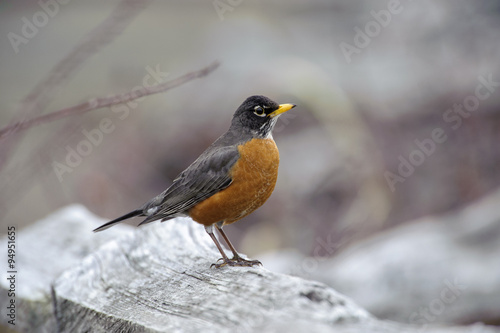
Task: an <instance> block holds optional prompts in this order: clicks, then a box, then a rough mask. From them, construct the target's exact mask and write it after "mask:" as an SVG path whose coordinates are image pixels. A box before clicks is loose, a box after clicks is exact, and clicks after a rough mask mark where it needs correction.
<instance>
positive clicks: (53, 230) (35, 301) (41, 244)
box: [0, 205, 133, 332]
mask: <svg viewBox="0 0 500 333" xmlns="http://www.w3.org/2000/svg"><path fill="white" fill-rule="evenodd" d="M104 222H105V220H103V219H101V218H99V217H97V216H95V215H93V214H92V213H90V212H89V211H88V210H87V209H86V208H85V207H83V206H80V205H71V206H68V207H66V208H63V209H61V210H59V211H57V212H56V213H54V214H52V215H50V216H48V217H47V218H45V219H43V220H40V221H38V222H37V223H35V224H33V225H32V226H30V227H27V228H25V229H23V230H18V229H17V228H16V230H15V251H16V252H15V258H14V260H15V267H14V270H15V271H16V272H17V273H15V274H14V275H15V279H16V282H15V285H16V287H15V297H9V296H8V295H7V291H8V290H9V289H10V283H9V281H8V280H7V277H8V276H10V275H12V274H10V273H7V271H10V270H11V269H10V268H8V267H7V260H6V258H5V259H4V260H0V271H1V272H2V276H3V277H2V278H1V279H0V289H1V290H0V308H1V318H0V322H1V323H4V324H8V320H10V318H9V317H7V306H8V305H9V304H10V300H11V299H14V300H15V304H16V320H15V324H16V325H15V327H13V328H15V329H17V330H19V331H29V332H54V331H55V330H54V327H55V323H56V322H55V318H54V314H53V312H54V311H53V299H52V291H51V284H52V282H53V281H54V280H55V279H56V278H57V277H58V276H59V275H60V274H61V273H62V272H63V271H65V270H66V269H68V268H70V267H73V266H76V265H78V264H79V263H80V262H81V260H82V259H83V258H84V257H85V256H87V255H88V254H90V253H91V252H93V251H95V250H96V249H97V248H99V246H101V245H102V244H104V243H107V242H108V241H110V240H111V239H113V238H116V237H121V236H124V235H125V234H127V233H131V232H132V230H133V229H132V228H130V227H128V226H126V225H121V226H119V228H117V229H116V230H114V231H113V233H108V234H106V233H101V234H94V233H93V232H92V229H93V228H95V227H97V226H98V225H100V224H102V223H104ZM14 227H15V225H14ZM7 241H8V239H7V238H6V237H4V238H2V239H1V240H0V248H1V249H2V250H4V249H7ZM4 251H6V250H4Z"/></svg>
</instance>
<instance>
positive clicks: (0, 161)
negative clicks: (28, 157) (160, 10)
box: [0, 0, 151, 170]
mask: <svg viewBox="0 0 500 333" xmlns="http://www.w3.org/2000/svg"><path fill="white" fill-rule="evenodd" d="M150 2H151V0H122V1H120V3H119V4H118V5H117V6H116V7H115V8H114V9H113V11H112V12H111V13H110V15H108V16H107V17H106V19H105V20H104V21H102V22H101V23H100V24H99V25H97V26H96V27H95V28H94V29H92V30H91V31H90V32H89V33H88V34H87V35H86V36H85V37H84V38H83V39H82V40H80V42H79V43H78V44H77V45H76V46H75V47H74V48H73V50H72V51H71V52H70V53H69V54H67V55H66V56H65V57H64V58H63V59H62V60H61V61H60V62H58V63H57V64H56V66H55V67H54V68H52V69H51V70H50V71H49V73H48V74H47V75H46V77H45V78H44V79H43V80H42V81H40V82H39V83H38V84H37V85H36V86H35V87H34V89H33V90H32V91H31V92H30V93H29V94H28V95H27V96H26V97H25V98H24V99H23V101H22V102H21V105H20V106H19V108H18V109H17V110H16V113H15V117H14V119H12V121H11V122H10V124H9V125H8V126H7V127H6V128H5V131H2V135H0V140H1V145H0V170H2V169H3V167H4V166H5V163H6V161H7V159H8V156H9V153H10V152H11V151H13V150H14V148H15V146H16V144H18V143H19V142H20V140H19V137H16V139H17V140H12V139H13V137H10V135H8V134H10V133H9V131H12V133H16V132H19V129H18V128H21V129H22V123H23V122H24V121H26V119H30V117H35V116H37V115H39V114H41V113H42V112H43V111H44V109H45V108H46V107H47V105H48V104H49V103H50V102H51V101H52V100H53V98H54V97H55V96H56V95H57V93H59V92H60V91H61V89H62V87H63V86H64V84H65V83H66V82H68V80H70V79H71V77H72V76H73V75H74V74H75V73H76V72H77V71H78V70H79V69H81V68H82V67H83V65H84V63H85V62H86V61H87V60H88V59H89V58H90V57H91V56H93V55H95V54H97V53H98V52H99V50H101V49H102V48H104V47H105V46H107V45H109V44H110V43H111V42H113V41H114V40H115V38H116V37H118V36H119V35H120V34H121V33H122V32H123V31H124V30H125V29H126V28H127V27H128V26H129V24H130V23H131V22H132V21H133V19H134V18H136V17H137V15H139V14H140V13H141V11H142V10H143V9H144V8H145V7H146V6H147V5H148V4H149V3H150ZM6 138H8V139H7V140H5V139H6ZM2 139H3V140H2Z"/></svg>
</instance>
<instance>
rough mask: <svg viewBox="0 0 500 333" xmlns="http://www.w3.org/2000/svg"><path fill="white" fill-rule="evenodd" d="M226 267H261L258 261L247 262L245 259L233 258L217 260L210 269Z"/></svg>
mask: <svg viewBox="0 0 500 333" xmlns="http://www.w3.org/2000/svg"><path fill="white" fill-rule="evenodd" d="M219 261H222V262H221V263H219ZM226 265H227V266H232V267H235V266H238V267H252V266H255V265H261V266H262V263H261V262H260V261H258V260H247V259H243V258H242V257H240V256H234V257H233V258H231V259H225V258H220V259H219V260H217V262H216V263H215V264H212V265H211V266H210V267H215V268H221V267H224V266H226Z"/></svg>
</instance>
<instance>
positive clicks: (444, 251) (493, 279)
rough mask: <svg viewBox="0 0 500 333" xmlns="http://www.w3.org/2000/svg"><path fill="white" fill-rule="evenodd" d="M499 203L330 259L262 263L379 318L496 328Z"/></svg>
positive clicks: (427, 222) (421, 223)
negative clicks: (338, 294)
mask: <svg viewBox="0 0 500 333" xmlns="http://www.w3.org/2000/svg"><path fill="white" fill-rule="evenodd" d="M499 202H500V190H497V191H495V192H493V193H491V194H489V195H488V196H486V197H484V198H483V199H481V200H480V201H478V202H475V203H473V204H471V205H470V206H468V207H466V208H464V209H461V210H458V211H456V212H453V213H449V214H446V215H443V216H430V217H426V218H422V219H419V220H416V221H413V222H412V223H409V224H406V225H404V226H401V227H397V228H395V229H392V230H388V231H386V232H383V233H380V234H378V235H375V236H374V237H372V238H369V239H366V240H364V241H360V242H358V243H357V244H355V245H353V246H351V247H349V248H347V249H346V250H344V251H341V252H340V254H338V255H336V256H334V257H333V258H331V259H327V258H322V257H316V258H311V257H303V256H302V257H301V256H298V255H294V254H293V252H290V251H287V252H283V253H282V254H280V253H276V254H273V255H268V256H264V257H262V259H263V262H265V263H266V265H267V267H269V268H270V269H272V270H276V271H280V272H283V273H292V274H295V275H299V276H304V277H308V278H311V279H314V280H319V281H322V282H324V283H326V284H328V285H330V286H332V287H333V288H335V289H336V290H339V291H340V292H342V293H344V294H345V295H349V296H350V297H352V298H353V299H354V300H355V301H356V302H358V303H359V304H361V305H362V306H363V307H365V308H366V309H368V311H370V312H371V313H373V314H374V315H376V316H377V317H379V318H384V319H390V320H395V321H399V322H404V323H411V324H417V325H424V326H426V325H429V324H437V323H448V324H449V323H455V324H456V323H462V324H464V323H473V322H477V321H482V322H486V323H492V324H495V323H496V324H498V323H500V261H499V253H500V209H499V207H498V203H499ZM329 239H330V238H329V235H324V237H323V238H321V239H317V241H318V245H317V246H318V247H321V248H326V249H327V250H328V247H329V248H330V249H331V250H332V251H336V250H337V245H338V244H334V243H330V242H329ZM327 252H328V251H327Z"/></svg>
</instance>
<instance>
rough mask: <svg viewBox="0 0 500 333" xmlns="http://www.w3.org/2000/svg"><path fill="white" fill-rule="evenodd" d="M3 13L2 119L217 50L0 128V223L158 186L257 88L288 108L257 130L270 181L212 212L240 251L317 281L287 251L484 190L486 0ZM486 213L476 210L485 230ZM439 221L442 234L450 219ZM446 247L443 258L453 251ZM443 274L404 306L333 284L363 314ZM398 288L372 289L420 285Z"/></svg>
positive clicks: (414, 218)
mask: <svg viewBox="0 0 500 333" xmlns="http://www.w3.org/2000/svg"><path fill="white" fill-rule="evenodd" d="M42 4H43V5H42ZM0 29H1V32H2V33H1V35H0V45H1V47H0V73H1V79H0V109H1V112H0V125H1V126H0V127H1V128H3V127H5V126H7V125H9V124H11V123H13V122H16V121H23V120H26V119H29V118H31V117H33V116H37V115H41V114H46V113H49V112H53V111H57V110H59V109H62V108H65V107H69V106H73V105H77V104H79V103H82V102H86V101H88V100H90V99H92V98H95V97H106V96H109V95H113V94H118V93H125V92H129V91H131V90H133V89H140V88H141V87H143V86H144V85H150V84H157V83H161V82H166V81H168V80H171V79H174V78H176V77H178V76H180V75H183V74H185V73H187V72H190V71H193V70H197V69H200V68H203V67H205V66H207V65H209V64H210V63H212V62H213V61H215V60H217V61H219V62H220V64H221V65H220V67H219V68H218V69H216V70H215V71H214V72H212V73H211V74H210V75H208V76H206V77H204V78H201V79H197V80H194V81H191V82H189V83H187V84H185V85H183V86H181V87H177V88H175V89H172V90H169V91H167V92H165V93H162V94H157V95H152V96H148V97H145V98H141V99H140V100H136V101H133V102H130V103H127V104H122V105H117V106H114V107H111V108H103V109H99V110H95V111H92V112H89V113H86V114H83V115H73V116H71V117H68V118H65V119H62V120H58V121H54V122H51V123H49V124H43V125H40V126H36V127H33V128H31V129H28V130H27V131H23V132H19V133H15V134H12V135H8V136H6V137H4V138H2V139H1V140H0V154H1V156H0V224H1V228H0V232H1V233H2V234H5V233H6V232H7V226H8V225H16V226H19V229H20V228H22V227H25V226H28V225H30V224H32V223H34V222H35V221H37V220H39V219H41V218H42V217H44V216H46V215H48V214H50V213H51V212H53V211H55V210H57V209H58V208H61V207H63V206H65V205H68V204H71V203H81V204H83V205H85V206H86V207H87V208H88V209H89V210H91V211H92V212H94V213H95V214H96V215H99V216H102V217H104V218H109V219H111V218H115V217H117V216H119V215H122V214H124V213H126V212H129V211H130V210H132V209H135V208H136V207H138V206H140V205H142V204H143V203H144V202H145V201H147V200H149V199H150V198H151V197H153V196H155V195H157V194H158V193H160V192H161V191H163V190H164V189H165V188H167V187H168V186H169V185H170V184H171V182H172V180H173V179H174V178H175V177H176V175H177V174H178V173H179V172H181V171H182V170H183V169H184V168H185V167H187V166H188V165H189V164H190V163H191V162H192V161H193V160H194V159H195V158H196V157H197V156H198V155H199V154H200V153H201V152H202V151H203V150H204V149H205V148H206V147H207V146H208V145H209V144H210V143H211V142H213V141H214V140H215V139H216V138H217V137H218V136H219V135H220V134H222V133H223V132H224V131H225V130H226V129H227V128H228V126H229V124H230V120H231V116H232V114H233V112H234V110H235V109H236V108H237V107H238V106H239V105H240V104H241V102H242V101H243V100H244V99H245V98H246V97H248V96H250V95H255V94H262V95H266V96H268V97H270V98H271V99H273V100H275V101H277V102H279V103H294V104H297V105H298V106H297V108H295V109H293V110H292V111H291V112H289V113H287V114H285V115H284V116H282V117H281V118H280V120H279V122H278V124H277V126H276V129H275V131H274V138H275V141H276V142H277V145H278V147H279V149H280V154H281V165H280V175H279V179H278V184H277V186H276V190H275V191H274V194H273V195H272V196H271V198H270V199H269V200H268V202H267V203H266V204H265V205H264V206H263V207H261V208H260V209H259V210H258V211H256V212H255V213H253V214H251V215H250V216H248V217H246V218H245V219H244V220H242V221H240V222H239V223H236V224H233V225H231V226H230V227H228V228H227V233H228V235H229V237H230V238H231V239H232V240H233V242H234V243H235V246H236V247H237V248H238V249H240V251H241V252H242V253H245V254H247V255H248V256H250V257H253V258H257V257H259V259H261V258H262V259H263V258H264V257H265V258H268V262H269V264H266V261H265V260H264V259H263V260H262V261H263V262H264V265H265V266H266V267H267V268H270V269H275V270H281V271H284V272H287V273H292V274H296V275H302V276H306V277H309V278H313V279H314V278H317V279H319V278H318V277H317V276H318V274H320V273H321V272H320V271H319V268H318V267H320V266H319V265H317V264H316V265H314V267H312V266H311V267H310V268H307V267H306V269H305V270H306V271H307V274H305V273H304V269H303V270H299V271H297V270H295V271H294V269H293V267H297V262H298V263H299V264H298V265H302V266H301V267H305V264H304V260H306V259H307V258H309V259H311V258H315V259H314V260H316V262H321V263H323V264H324V263H325V262H326V261H325V260H326V259H323V258H328V257H331V258H334V257H335V256H337V254H339V253H345V252H343V251H344V250H345V249H349V248H352V247H353V246H356V244H364V243H363V242H370V241H371V242H373V241H374V240H376V239H380V242H381V243H384V242H385V241H384V240H383V239H384V238H383V237H384V235H393V234H391V232H392V231H393V230H399V231H401V230H405V229H398V228H403V227H404V226H405V225H412V226H414V225H419V221H421V219H425V218H426V217H428V216H432V219H434V220H435V223H439V222H440V217H441V216H449V215H446V214H460V212H461V211H462V210H463V209H466V208H467V207H469V206H470V205H474V204H475V202H477V200H481V199H484V198H486V197H488V196H490V195H494V193H496V191H498V185H499V184H500V172H499V171H500V144H499V143H500V113H499V106H500V94H499V91H500V83H499V82H500V71H499V67H500V66H499V59H500V52H499V51H500V1H495V0H477V1H465V0H463V1H462V0H453V1H452V0H446V1H439V2H434V1H418V2H415V1H406V0H401V1H355V2H354V1H347V0H342V1H341V0H339V1H326V0H324V1H321V0H314V1H296V0H292V1H243V0H238V1H237V0H232V1H230V0H215V1H168V2H163V1H122V2H120V1H117V0H113V1H105V2H103V1H85V2H82V1H71V2H70V1H66V2H64V1H61V2H57V1H56V0H53V1H46V2H43V1H42V2H40V3H39V2H36V1H26V0H23V1H15V2H5V1H4V2H2V3H0ZM96 31H98V32H99V33H96ZM102 32H105V33H102ZM82 45H84V47H82ZM103 122H104V125H103ZM492 193H493V194H492ZM496 198H498V196H497V197H496ZM491 202H492V203H491V205H492V206H493V207H495V206H496V204H497V202H496V201H495V200H493V201H491ZM481 207H482V206H481ZM499 210H500V209H499ZM493 211H494V212H496V210H495V209H493ZM457 212H458V213H457ZM478 214H479V215H481V214H480V213H478ZM496 216H500V214H498V215H496ZM429 218H431V217H429ZM418 219H420V220H418ZM499 221H500V219H496V218H495V219H491V225H493V226H495V228H496V229H494V230H497V231H496V234H495V235H498V234H499V233H498V229H499V228H500V227H499V223H500V222H499ZM138 222H140V220H135V221H132V223H134V224H136V223H138ZM474 223H475V221H474V220H470V221H468V223H467V222H464V224H463V225H465V226H467V225H470V224H474ZM421 225H424V224H421ZM461 225H462V224H461ZM491 228H493V227H491ZM426 230H428V229H426ZM429 230H430V229H429ZM432 230H434V229H432ZM444 230H445V232H444V233H443V234H444V235H447V234H448V231H450V233H451V231H452V230H453V231H456V230H455V227H454V225H453V222H451V223H449V224H447V227H446V228H444ZM488 230H493V229H488ZM109 232H112V231H109ZM401 233H403V232H401ZM403 234H404V233H403ZM417 234H418V233H417ZM431 234H432V233H431ZM56 235H57V230H55V231H54V237H56ZM399 236H400V234H398V237H399ZM410 236H411V233H410ZM377 237H379V238H377ZM380 237H382V238H380ZM426 237H427V236H426ZM443 237H444V236H443ZM498 239H499V238H498V237H493V239H489V242H486V241H485V239H484V238H480V237H479V238H478V237H476V238H473V242H472V245H471V243H467V244H466V246H467V248H468V249H470V250H471V251H476V250H477V249H478V248H480V247H481V246H482V245H485V244H487V245H488V246H489V250H488V251H486V252H487V253H488V254H489V255H496V256H498V254H500V253H499V252H498V250H499V249H500V246H499V244H498ZM322 242H323V243H325V242H327V243H328V244H330V245H331V246H330V247H328V246H320V247H318V244H320V245H321V244H322ZM440 244H442V243H440ZM414 250H415V252H416V253H417V254H418V252H419V251H420V249H419V248H416V249H414ZM397 252H398V250H397V248H396V249H395V250H394V251H392V252H391V253H397ZM450 253H452V254H453V253H454V254H456V256H454V255H450V256H446V257H445V258H444V259H443V260H448V262H450V263H453V262H454V260H459V259H460V256H459V255H458V252H450ZM474 253H476V254H477V253H479V252H477V251H476V252H474ZM481 253H482V252H481ZM382 255H383V254H382ZM467 255H469V254H467ZM297 258H299V259H297ZM304 258H305V259H304ZM457 258H458V259H457ZM382 259H383V258H381V260H382ZM297 260H299V261H297ZM346 260H347V259H346ZM353 260H354V259H353ZM401 260H402V262H404V263H409V264H411V258H409V257H408V258H402V259H401ZM477 262H478V261H476V263H477ZM301 263H302V264H301ZM376 263H377V262H376V260H375V262H374V261H373V260H372V264H373V265H375V264H376ZM441 263H442V262H441ZM491 263H493V264H492V265H493V266H489V265H488V266H487V264H486V263H485V265H484V266H481V265H479V266H480V267H481V268H484V269H485V272H490V273H491V274H496V275H494V276H495V277H498V278H499V279H498V280H496V279H492V282H491V284H489V285H488V286H489V287H488V288H486V289H485V290H483V291H482V292H483V294H484V295H487V294H491V293H497V294H496V295H498V294H499V293H500V285H499V284H500V272H499V270H500V261H495V260H493V261H492V262H491ZM495 263H496V264H497V265H496V266H495ZM334 264H335V263H334V262H332V264H331V265H334ZM436 264H439V262H437V263H436ZM294 265H295V266H294ZM355 267H358V268H359V269H360V270H363V269H364V268H363V267H364V266H355ZM325 269H326V268H325ZM472 269H474V268H472V267H468V266H467V267H464V270H465V271H467V270H472ZM354 272H356V270H355V271H354ZM358 272H359V270H358ZM428 273H429V276H426V280H425V281H427V282H428V281H429V279H430V280H432V279H433V277H432V269H428ZM331 274H335V273H334V272H332V273H331ZM363 274H366V276H367V277H369V276H370V275H369V274H370V273H369V272H364V273H363ZM457 274H458V273H453V274H452V273H450V274H449V277H447V275H443V276H445V277H441V276H440V277H438V278H436V279H437V284H438V285H439V286H441V287H439V286H438V287H437V289H436V291H435V293H430V296H429V297H428V298H423V299H422V298H419V297H409V298H408V302H411V301H414V303H412V306H411V307H410V309H409V310H408V313H407V314H405V315H403V316H402V317H398V314H397V313H395V312H398V311H392V310H391V311H384V310H383V309H382V308H381V307H380V303H377V302H373V301H366V302H364V297H366V295H367V294H370V293H373V295H376V289H377V286H376V285H375V286H374V288H373V289H371V290H368V291H367V290H365V291H364V296H363V297H356V295H354V294H353V293H351V294H349V293H348V292H347V290H349V289H348V288H345V289H344V290H343V289H342V286H341V285H340V284H341V283H340V282H338V285H336V283H332V284H333V285H332V286H333V287H334V288H336V289H338V290H339V291H341V292H342V291H343V292H345V293H346V294H347V296H350V297H353V298H354V299H355V300H356V301H358V302H360V303H361V305H363V306H365V307H368V310H369V311H371V312H372V313H375V314H376V315H378V316H380V317H384V318H390V319H395V320H400V321H406V322H413V320H412V319H411V318H410V317H411V314H412V311H417V310H415V309H419V307H420V308H422V306H423V307H424V308H425V307H426V306H431V305H429V304H431V303H430V302H432V300H433V299H439V297H440V291H441V290H442V289H443V288H446V286H447V285H446V283H445V282H443V281H444V280H445V279H448V281H451V283H453V281H454V279H455V278H457ZM405 278H407V279H409V278H408V276H401V279H405ZM458 278H460V277H458ZM479 278H484V275H483V276H482V277H481V276H480V277H479ZM323 280H325V279H323ZM326 280H328V279H326ZM421 282H422V281H420V282H419V283H418V285H419V286H421V285H422V283H421ZM427 282H426V283H427ZM476 282H477V281H476ZM476 282H474V283H476ZM472 283H473V282H470V284H469V285H468V286H469V290H473V288H472V287H471V284H472ZM477 283H478V285H480V284H481V283H480V281H479V282H477ZM424 284H425V283H424ZM416 285H417V284H416ZM414 287H415V286H414ZM415 288H417V287H415ZM354 289H355V288H354ZM399 292H400V293H401V294H396V293H392V294H391V293H389V298H391V297H392V298H399V299H402V298H401V297H402V296H401V295H403V294H405V293H407V294H405V295H413V296H415V295H417V294H419V291H418V289H412V290H409V289H408V288H406V289H405V288H401V289H400V290H399ZM408 293H409V294H408ZM412 293H413V294H412ZM464 293H465V292H464ZM374 297H375V298H376V296H374ZM384 300H385V299H384ZM442 302H444V301H442ZM457 302H458V301H457ZM457 302H453V304H452V305H450V307H445V309H443V310H442V311H440V312H441V313H446V312H447V311H448V312H450V311H452V310H451V309H454V307H455V306H456V305H457V304H458V303H457ZM474 302H476V301H474ZM477 302H479V300H478V301H477ZM499 303H500V297H498V298H497V299H489V300H488V303H487V306H485V308H488V309H489V310H488V311H486V312H487V314H486V312H485V311H482V310H481V311H476V312H474V313H473V314H470V316H469V317H466V318H464V317H463V316H461V315H458V314H457V315H456V316H444V315H437V314H436V313H434V314H432V309H433V308H432V307H431V308H430V310H429V311H431V312H430V313H431V315H432V317H434V319H432V320H430V319H427V321H425V320H424V323H427V322H428V323H431V322H432V323H438V322H457V323H470V322H475V321H485V322H487V323H491V324H499V323H500V304H499ZM422 304H423V305H422ZM443 304H445V305H446V304H447V303H446V302H444V303H443ZM469 305H470V304H469ZM370 306H371V307H370ZM452 306H453V307H452ZM460 306H461V307H462V308H467V306H463V304H462V305H460ZM436 311H437V310H436ZM453 311H455V310H453ZM457 311H458V310H457ZM456 313H462V312H456ZM422 318H425V316H423V315H422ZM413 319H415V316H414V317H413Z"/></svg>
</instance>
